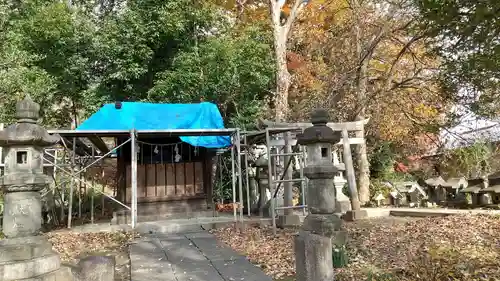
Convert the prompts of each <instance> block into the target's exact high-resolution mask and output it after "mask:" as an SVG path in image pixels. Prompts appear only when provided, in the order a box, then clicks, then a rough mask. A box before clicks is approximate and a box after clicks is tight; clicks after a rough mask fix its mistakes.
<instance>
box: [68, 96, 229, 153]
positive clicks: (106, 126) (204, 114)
mask: <svg viewBox="0 0 500 281" xmlns="http://www.w3.org/2000/svg"><path fill="white" fill-rule="evenodd" d="M132 129H136V130H167V129H224V121H223V120H222V116H221V114H220V112H219V109H218V108H217V106H216V105H215V104H213V103H210V102H202V103H192V104H168V103H143V102H122V107H121V109H116V108H115V104H106V105H104V106H103V107H101V109H99V111H97V112H96V113H94V114H93V115H92V116H90V117H89V119H87V120H85V121H84V122H83V123H82V124H81V125H80V126H78V128H76V130H77V131H93V130H132ZM181 140H182V141H183V142H186V143H189V144H190V145H193V146H202V147H207V148H222V147H227V146H229V145H231V141H230V137H228V136H189V137H181Z"/></svg>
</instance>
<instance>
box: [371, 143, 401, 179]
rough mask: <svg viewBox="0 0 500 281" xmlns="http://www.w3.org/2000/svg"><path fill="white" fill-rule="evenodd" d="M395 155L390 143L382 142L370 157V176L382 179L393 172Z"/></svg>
mask: <svg viewBox="0 0 500 281" xmlns="http://www.w3.org/2000/svg"><path fill="white" fill-rule="evenodd" d="M395 158H396V153H395V152H394V147H393V145H392V144H391V143H390V142H382V143H380V144H379V145H378V146H376V147H375V148H374V149H373V152H372V153H371V155H370V174H371V177H373V178H384V177H386V176H387V174H390V173H393V172H394V169H393V167H394V162H395Z"/></svg>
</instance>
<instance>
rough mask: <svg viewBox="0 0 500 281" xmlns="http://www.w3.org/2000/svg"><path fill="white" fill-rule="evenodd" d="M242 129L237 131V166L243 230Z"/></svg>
mask: <svg viewBox="0 0 500 281" xmlns="http://www.w3.org/2000/svg"><path fill="white" fill-rule="evenodd" d="M240 137H241V136H240V129H237V130H236V164H237V169H238V170H237V173H238V193H239V197H240V205H239V208H238V209H239V211H240V222H241V229H243V227H244V224H243V178H242V172H241V139H240Z"/></svg>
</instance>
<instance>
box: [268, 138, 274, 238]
mask: <svg viewBox="0 0 500 281" xmlns="http://www.w3.org/2000/svg"><path fill="white" fill-rule="evenodd" d="M266 146H267V169H268V171H269V172H268V182H269V190H270V191H271V219H272V222H273V235H276V215H275V207H276V206H275V200H274V196H272V195H273V194H274V193H275V190H274V179H273V177H274V173H273V170H272V164H271V162H272V161H271V160H272V159H271V155H272V153H271V136H270V135H269V128H266Z"/></svg>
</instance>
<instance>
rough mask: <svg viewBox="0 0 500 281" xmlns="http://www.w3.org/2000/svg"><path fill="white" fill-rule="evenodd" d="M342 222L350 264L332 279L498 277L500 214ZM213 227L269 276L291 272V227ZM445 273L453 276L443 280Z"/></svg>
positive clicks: (225, 240) (474, 278)
mask: <svg viewBox="0 0 500 281" xmlns="http://www.w3.org/2000/svg"><path fill="white" fill-rule="evenodd" d="M344 227H345V229H346V230H347V232H348V234H349V241H348V245H347V249H348V253H349V258H350V263H349V265H348V267H346V268H342V269H337V270H336V273H337V274H336V276H337V277H336V279H337V280H368V278H369V277H370V278H372V279H371V280H413V281H415V280H422V281H423V280H425V281H428V280H431V281H432V280H489V279H491V278H496V279H491V280H497V279H498V278H500V265H499V259H498V257H499V256H500V218H499V217H497V216H489V215H460V216H449V217H438V218H424V219H407V218H392V217H389V218H379V219H369V220H364V221H359V222H355V223H346V224H345V225H344ZM213 232H214V233H215V234H216V235H217V237H218V238H219V239H220V240H222V241H223V242H225V243H226V244H227V245H229V246H231V247H232V248H233V249H235V250H237V251H238V252H240V253H243V254H245V255H247V256H248V258H249V259H250V260H251V261H252V262H254V263H255V264H259V265H260V266H261V267H262V268H263V270H264V271H265V272H266V273H267V274H269V275H270V276H272V277H273V278H276V279H279V278H283V277H285V276H293V275H294V274H295V264H294V263H295V261H294V259H295V257H294V252H293V235H294V234H295V233H296V230H278V235H277V236H276V237H274V236H273V235H272V231H271V229H270V228H257V227H254V228H249V229H247V230H246V231H245V232H244V233H239V232H238V231H236V230H235V229H234V228H224V229H218V230H214V231H213ZM436 271H441V272H442V273H443V274H445V273H446V276H447V277H446V278H447V279H435V278H437V277H431V276H430V275H429V274H435V273H436ZM447 271H450V272H447ZM426 274H427V275H426ZM386 275H390V276H391V278H393V279H384V278H388V277H387V276H386ZM377 276H378V277H377ZM435 276H438V275H435ZM481 276H482V277H481ZM451 277H453V278H454V279H449V278H451ZM433 278H434V279H433ZM481 278H489V279H481Z"/></svg>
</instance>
